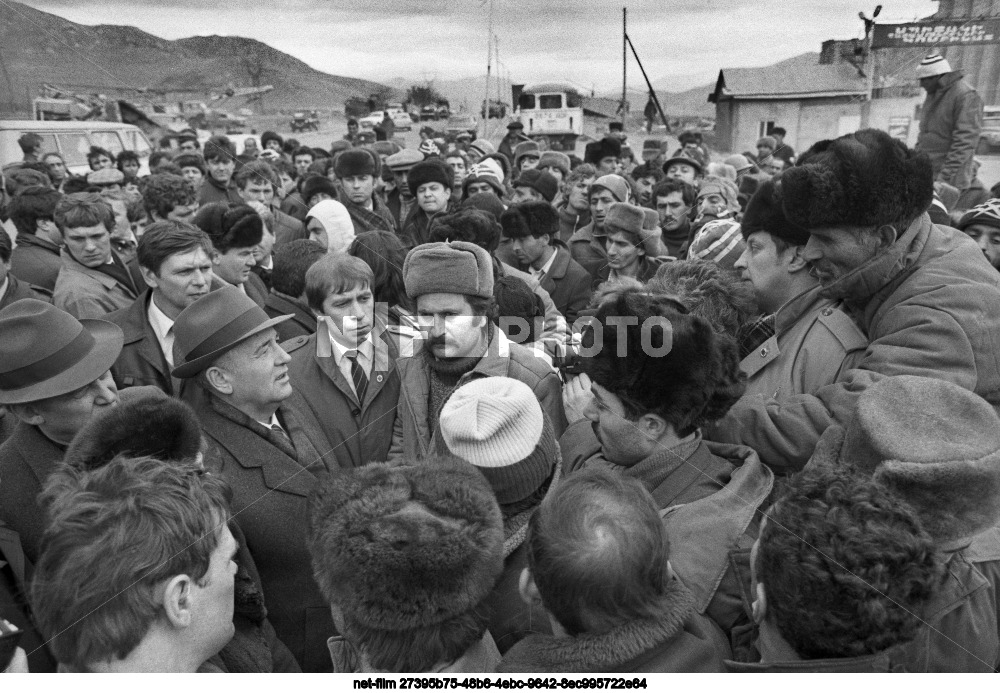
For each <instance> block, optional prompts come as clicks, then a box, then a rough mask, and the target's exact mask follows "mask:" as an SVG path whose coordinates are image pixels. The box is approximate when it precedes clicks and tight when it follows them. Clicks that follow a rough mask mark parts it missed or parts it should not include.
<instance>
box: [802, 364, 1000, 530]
mask: <svg viewBox="0 0 1000 693" xmlns="http://www.w3.org/2000/svg"><path fill="white" fill-rule="evenodd" d="M823 464H827V465H838V466H843V465H850V466H852V467H854V468H855V469H856V470H858V472H860V473H862V474H867V475H871V476H872V477H873V478H874V480H875V481H876V482H879V483H881V484H884V485H885V486H887V487H888V488H889V489H890V490H891V491H892V492H893V493H895V494H896V495H898V496H900V497H901V498H903V499H904V500H905V501H906V502H907V503H909V504H910V505H911V506H913V508H914V509H915V510H916V511H917V513H918V514H919V515H920V522H921V524H922V525H923V526H924V529H926V530H927V532H928V533H929V534H930V535H931V536H932V537H933V538H934V540H935V541H937V542H939V543H949V542H953V541H957V540H959V539H967V538H969V537H972V536H975V535H976V534H979V533H980V532H983V531H985V530H987V529H989V528H990V527H993V526H995V525H996V524H997V522H1000V416H997V412H996V411H995V410H994V409H993V407H992V406H991V405H990V404H989V403H988V402H987V401H986V400H984V399H983V398H982V397H980V396H979V395H977V394H975V393H973V392H970V391H969V390H966V389H965V388H963V387H960V386H958V385H955V384H953V383H949V382H947V381H945V380H937V379H933V378H924V377H920V376H915V375H897V376H893V377H889V378H884V379H882V380H879V381H878V382H877V383H875V384H874V385H872V386H871V387H869V388H868V389H867V390H865V391H864V392H863V393H862V394H861V396H860V397H859V398H858V406H857V411H856V413H855V415H854V418H853V419H852V420H851V422H850V423H849V424H848V425H847V426H846V427H842V426H837V425H834V426H830V427H829V428H828V429H827V430H826V431H825V432H824V434H823V436H822V438H820V441H819V443H818V444H817V446H816V451H815V452H814V453H813V456H812V459H810V460H809V465H810V466H815V465H823Z"/></svg>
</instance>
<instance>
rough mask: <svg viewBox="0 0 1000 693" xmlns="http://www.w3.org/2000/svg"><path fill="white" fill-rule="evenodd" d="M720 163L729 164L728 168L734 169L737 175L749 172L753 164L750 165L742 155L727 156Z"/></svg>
mask: <svg viewBox="0 0 1000 693" xmlns="http://www.w3.org/2000/svg"><path fill="white" fill-rule="evenodd" d="M722 163H724V164H729V165H730V166H732V167H733V168H735V169H736V173H737V174H740V173H743V172H744V171H749V170H750V169H751V168H753V164H751V163H750V160H749V159H747V158H746V157H745V156H743V155H742V154H733V155H732V156H727V157H726V158H725V159H723V160H722Z"/></svg>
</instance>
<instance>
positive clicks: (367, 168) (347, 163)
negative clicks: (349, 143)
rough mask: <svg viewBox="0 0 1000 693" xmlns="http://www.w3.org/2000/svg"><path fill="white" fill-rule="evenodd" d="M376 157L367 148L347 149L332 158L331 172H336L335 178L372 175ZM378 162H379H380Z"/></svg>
mask: <svg viewBox="0 0 1000 693" xmlns="http://www.w3.org/2000/svg"><path fill="white" fill-rule="evenodd" d="M376 158H377V157H375V156H373V155H372V152H371V151H369V150H367V149H348V150H347V151H346V152H340V153H339V154H337V158H336V159H334V164H333V172H334V173H335V174H337V178H346V177H348V176H374V175H375V170H376V169H375V159H376ZM379 163H380V164H381V162H379ZM379 168H381V165H380V166H379Z"/></svg>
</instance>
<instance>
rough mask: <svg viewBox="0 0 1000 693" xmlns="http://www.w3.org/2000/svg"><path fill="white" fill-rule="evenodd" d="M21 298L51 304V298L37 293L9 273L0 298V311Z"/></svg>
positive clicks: (39, 292)
mask: <svg viewBox="0 0 1000 693" xmlns="http://www.w3.org/2000/svg"><path fill="white" fill-rule="evenodd" d="M23 298H33V299H35V300H36V301H45V302H46V303H52V297H51V296H47V295H45V294H44V293H42V292H41V291H37V290H36V289H35V288H34V287H32V286H30V285H29V284H28V283H27V282H21V281H18V278H17V277H15V276H14V275H13V274H11V273H8V274H7V291H6V292H4V295H3V297H2V298H0V310H3V309H4V308H6V307H7V306H9V305H10V304H11V303H13V302H14V301H20V300H21V299H23Z"/></svg>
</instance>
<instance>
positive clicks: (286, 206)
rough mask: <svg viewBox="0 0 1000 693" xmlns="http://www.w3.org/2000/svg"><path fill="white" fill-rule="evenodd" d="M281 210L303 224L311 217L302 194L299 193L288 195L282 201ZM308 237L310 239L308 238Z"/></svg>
mask: <svg viewBox="0 0 1000 693" xmlns="http://www.w3.org/2000/svg"><path fill="white" fill-rule="evenodd" d="M279 209H281V211H282V212H284V213H285V214H287V215H288V216H290V217H292V218H293V219H298V220H299V221H301V222H302V223H303V224H304V223H305V221H306V217H307V216H308V215H309V208H308V207H306V203H305V200H303V199H302V194H301V193H299V192H293V193H289V194H288V195H286V196H285V199H284V200H282V201H281V207H280V208H279ZM306 237H307V238H308V236H306Z"/></svg>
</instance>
